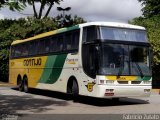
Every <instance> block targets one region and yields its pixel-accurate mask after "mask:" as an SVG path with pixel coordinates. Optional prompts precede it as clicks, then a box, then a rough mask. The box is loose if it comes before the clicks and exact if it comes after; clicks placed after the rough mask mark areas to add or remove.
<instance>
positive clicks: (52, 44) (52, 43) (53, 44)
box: [50, 36, 57, 52]
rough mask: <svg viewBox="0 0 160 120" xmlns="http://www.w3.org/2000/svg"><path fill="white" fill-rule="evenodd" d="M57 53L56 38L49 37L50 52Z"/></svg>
mask: <svg viewBox="0 0 160 120" xmlns="http://www.w3.org/2000/svg"><path fill="white" fill-rule="evenodd" d="M56 51H57V37H55V36H54V37H53V36H52V37H50V52H56Z"/></svg>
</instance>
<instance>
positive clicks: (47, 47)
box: [45, 38, 51, 53]
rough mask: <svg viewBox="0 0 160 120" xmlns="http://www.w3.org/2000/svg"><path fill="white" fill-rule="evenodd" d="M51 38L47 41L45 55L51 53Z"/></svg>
mask: <svg viewBox="0 0 160 120" xmlns="http://www.w3.org/2000/svg"><path fill="white" fill-rule="evenodd" d="M50 41H51V40H50V38H47V39H45V53H49V51H50Z"/></svg>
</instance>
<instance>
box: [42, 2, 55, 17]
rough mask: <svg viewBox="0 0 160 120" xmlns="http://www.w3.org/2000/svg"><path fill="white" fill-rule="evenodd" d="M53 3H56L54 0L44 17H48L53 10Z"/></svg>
mask: <svg viewBox="0 0 160 120" xmlns="http://www.w3.org/2000/svg"><path fill="white" fill-rule="evenodd" d="M53 5H54V2H51V4H50V6H49V8H48V10H47V12H46V14H45V16H44V18H46V17H48V14H49V12H50V11H51V8H52V6H53Z"/></svg>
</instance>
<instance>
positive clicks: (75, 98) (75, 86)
mask: <svg viewBox="0 0 160 120" xmlns="http://www.w3.org/2000/svg"><path fill="white" fill-rule="evenodd" d="M78 94H79V88H78V84H77V81H76V80H73V84H72V95H73V101H74V102H77V101H78Z"/></svg>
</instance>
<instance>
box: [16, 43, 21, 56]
mask: <svg viewBox="0 0 160 120" xmlns="http://www.w3.org/2000/svg"><path fill="white" fill-rule="evenodd" d="M20 56H21V47H20V45H17V46H15V57H20Z"/></svg>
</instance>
